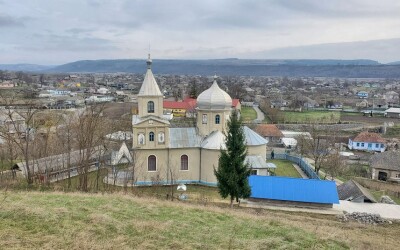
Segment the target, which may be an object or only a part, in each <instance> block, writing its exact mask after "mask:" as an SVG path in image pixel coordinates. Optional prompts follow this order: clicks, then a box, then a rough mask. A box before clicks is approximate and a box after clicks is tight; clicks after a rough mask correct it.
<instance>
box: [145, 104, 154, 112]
mask: <svg viewBox="0 0 400 250" xmlns="http://www.w3.org/2000/svg"><path fill="white" fill-rule="evenodd" d="M147 113H154V102H153V101H149V102H148V103H147Z"/></svg>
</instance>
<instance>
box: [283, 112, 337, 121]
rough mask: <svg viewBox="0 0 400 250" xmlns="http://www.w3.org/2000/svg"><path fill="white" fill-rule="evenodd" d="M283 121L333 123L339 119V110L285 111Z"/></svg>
mask: <svg viewBox="0 0 400 250" xmlns="http://www.w3.org/2000/svg"><path fill="white" fill-rule="evenodd" d="M284 120H285V122H292V123H314V122H319V123H332V122H333V123H335V122H338V121H339V120H340V112H337V111H303V112H294V111H285V112H284Z"/></svg>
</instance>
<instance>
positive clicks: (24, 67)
mask: <svg viewBox="0 0 400 250" xmlns="http://www.w3.org/2000/svg"><path fill="white" fill-rule="evenodd" d="M50 68H54V65H53V66H46V65H37V64H22V63H21V64H0V70H9V71H41V70H47V69H50Z"/></svg>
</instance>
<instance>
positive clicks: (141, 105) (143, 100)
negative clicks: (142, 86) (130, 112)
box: [137, 96, 164, 117]
mask: <svg viewBox="0 0 400 250" xmlns="http://www.w3.org/2000/svg"><path fill="white" fill-rule="evenodd" d="M137 99H138V111H139V116H140V117H144V116H148V115H155V116H159V117H161V116H162V115H163V111H164V109H163V97H162V96H146V97H143V96H138V98H137ZM149 101H153V102H154V113H148V112H147V103H148V102H149Z"/></svg>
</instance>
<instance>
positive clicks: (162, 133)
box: [158, 132, 165, 143]
mask: <svg viewBox="0 0 400 250" xmlns="http://www.w3.org/2000/svg"><path fill="white" fill-rule="evenodd" d="M164 140H165V138H164V132H160V133H158V142H159V143H164Z"/></svg>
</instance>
